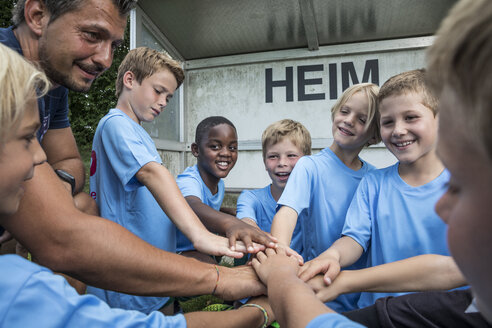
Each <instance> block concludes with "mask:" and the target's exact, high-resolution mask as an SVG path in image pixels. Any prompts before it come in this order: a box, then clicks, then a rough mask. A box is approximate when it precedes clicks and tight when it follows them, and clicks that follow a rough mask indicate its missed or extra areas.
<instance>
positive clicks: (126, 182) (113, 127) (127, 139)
mask: <svg viewBox="0 0 492 328" xmlns="http://www.w3.org/2000/svg"><path fill="white" fill-rule="evenodd" d="M132 131H134V127H133V126H132V122H131V121H129V120H127V119H124V118H122V117H120V116H114V117H111V118H109V119H108V120H107V121H106V122H105V124H104V127H103V129H102V131H101V140H102V146H103V148H104V151H105V152H106V154H107V156H108V158H109V159H110V161H111V166H113V168H114V172H115V174H116V175H117V176H118V179H119V180H120V182H121V184H122V185H123V186H124V188H125V190H126V191H132V190H134V189H135V188H137V187H140V186H141V185H142V184H141V183H140V182H139V181H138V180H137V178H136V177H135V174H136V173H137V172H138V171H139V170H140V169H141V168H142V167H143V166H144V165H145V164H147V163H149V162H157V163H159V164H161V163H162V161H161V159H160V157H159V156H158V155H156V154H155V153H154V152H151V151H150V150H149V148H148V147H146V146H145V144H144V142H143V141H142V139H141V138H140V136H139V135H138V134H136V133H132Z"/></svg>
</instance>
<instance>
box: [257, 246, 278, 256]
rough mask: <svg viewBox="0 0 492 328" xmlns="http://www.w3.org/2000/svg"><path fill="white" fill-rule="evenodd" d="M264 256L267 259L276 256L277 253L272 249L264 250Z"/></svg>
mask: <svg viewBox="0 0 492 328" xmlns="http://www.w3.org/2000/svg"><path fill="white" fill-rule="evenodd" d="M260 253H263V252H260ZM265 254H266V255H267V256H268V257H270V256H273V255H275V254H277V252H276V251H275V249H273V248H267V249H265Z"/></svg>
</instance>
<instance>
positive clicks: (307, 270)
mask: <svg viewBox="0 0 492 328" xmlns="http://www.w3.org/2000/svg"><path fill="white" fill-rule="evenodd" d="M318 273H324V272H323V269H322V268H321V267H320V266H319V265H317V264H316V262H308V263H306V265H305V266H304V267H303V268H301V272H300V273H299V279H301V280H302V281H308V280H309V279H311V278H313V277H314V276H316V275H317V274H318Z"/></svg>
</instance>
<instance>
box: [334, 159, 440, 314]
mask: <svg viewBox="0 0 492 328" xmlns="http://www.w3.org/2000/svg"><path fill="white" fill-rule="evenodd" d="M398 165H399V163H396V164H395V165H392V166H390V167H387V168H384V169H380V170H376V171H373V172H371V173H369V174H367V175H366V176H365V177H364V179H362V181H361V183H360V185H359V188H358V189H357V193H356V194H355V196H354V199H353V201H352V203H351V204H350V208H349V210H348V212H347V219H346V221H345V226H344V227H343V232H342V234H343V235H345V236H349V237H351V238H353V239H354V240H355V241H356V242H358V243H359V244H360V245H361V246H362V247H363V248H364V251H365V252H366V253H367V254H368V260H367V263H368V266H375V265H379V264H384V263H389V262H394V261H398V260H402V259H406V258H409V257H412V256H417V255H421V254H441V255H449V251H448V247H447V244H446V224H445V223H444V222H443V221H442V220H441V219H440V218H439V217H438V216H437V214H436V212H435V210H434V206H435V204H436V202H437V200H438V199H439V198H440V197H441V196H442V194H443V193H444V192H445V190H446V184H447V182H448V181H449V172H448V171H447V170H444V171H443V173H441V174H440V175H439V176H438V177H437V178H436V179H434V180H433V181H431V182H429V183H427V184H425V185H423V186H419V187H412V186H410V185H408V184H406V183H405V182H404V181H403V180H402V179H401V177H400V175H399V174H398ZM403 294H404V293H362V295H361V298H360V300H359V307H365V306H368V305H371V304H373V303H374V301H375V300H376V299H377V298H380V297H384V296H397V295H403Z"/></svg>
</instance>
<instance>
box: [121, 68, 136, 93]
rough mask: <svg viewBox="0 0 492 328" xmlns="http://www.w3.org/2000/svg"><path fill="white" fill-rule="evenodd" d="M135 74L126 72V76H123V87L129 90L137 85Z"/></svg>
mask: <svg viewBox="0 0 492 328" xmlns="http://www.w3.org/2000/svg"><path fill="white" fill-rule="evenodd" d="M135 82H136V80H135V74H133V72H131V71H126V72H125V74H123V86H125V87H126V88H128V89H130V90H131V89H133V83H135Z"/></svg>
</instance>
